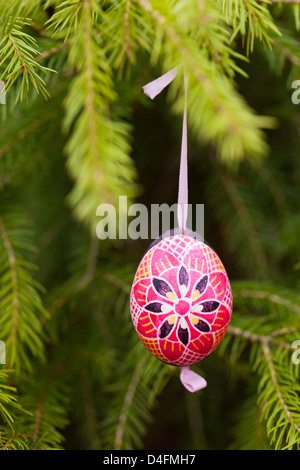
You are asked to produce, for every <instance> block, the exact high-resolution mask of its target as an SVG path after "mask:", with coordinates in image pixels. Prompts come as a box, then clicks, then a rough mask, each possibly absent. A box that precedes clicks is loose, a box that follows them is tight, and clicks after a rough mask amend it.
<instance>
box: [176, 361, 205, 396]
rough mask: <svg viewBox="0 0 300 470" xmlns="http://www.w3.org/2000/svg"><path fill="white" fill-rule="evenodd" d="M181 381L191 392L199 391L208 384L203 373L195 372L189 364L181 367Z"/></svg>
mask: <svg viewBox="0 0 300 470" xmlns="http://www.w3.org/2000/svg"><path fill="white" fill-rule="evenodd" d="M180 380H181V383H182V384H183V385H184V386H185V388H186V389H187V390H188V391H189V392H192V393H193V392H197V391H198V390H201V389H202V388H205V387H206V386H207V382H206V380H205V379H204V378H203V377H201V375H199V374H196V372H193V371H192V370H191V369H190V368H189V367H188V366H186V367H182V368H181V373H180Z"/></svg>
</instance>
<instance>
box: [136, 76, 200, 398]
mask: <svg viewBox="0 0 300 470" xmlns="http://www.w3.org/2000/svg"><path fill="white" fill-rule="evenodd" d="M176 75H177V67H175V68H174V69H172V70H170V71H169V72H167V73H165V74H164V75H162V76H161V77H159V78H157V79H156V80H153V81H152V82H150V83H148V84H147V85H145V86H143V91H144V93H145V94H146V95H147V96H149V97H150V98H151V99H152V100H153V99H154V98H155V97H156V96H157V95H158V94H159V93H160V92H161V91H162V90H163V89H164V88H165V87H166V86H168V85H169V84H170V83H171V82H172V81H173V80H174V78H175V77H176ZM187 214H188V160H187V77H186V75H184V112H183V125H182V139H181V156H180V170H179V187H178V204H177V220H178V226H179V228H180V229H181V230H182V231H184V230H185V229H186V221H187ZM180 380H181V382H182V384H183V385H184V386H185V388H186V389H187V390H188V391H189V392H196V391H197V390H201V389H202V388H204V387H206V385H207V382H206V380H205V379H204V378H203V377H201V376H200V375H198V374H196V372H193V371H192V370H190V368H189V367H188V366H186V367H182V368H181V373H180Z"/></svg>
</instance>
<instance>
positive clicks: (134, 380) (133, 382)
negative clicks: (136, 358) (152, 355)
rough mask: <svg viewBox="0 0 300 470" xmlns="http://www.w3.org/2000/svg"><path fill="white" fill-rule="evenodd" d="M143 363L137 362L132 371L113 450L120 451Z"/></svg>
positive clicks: (143, 361)
mask: <svg viewBox="0 0 300 470" xmlns="http://www.w3.org/2000/svg"><path fill="white" fill-rule="evenodd" d="M144 363H145V358H144V359H142V360H141V362H139V363H138V364H137V366H136V368H135V370H134V373H133V376H132V379H131V382H130V384H129V387H128V390H127V393H126V395H125V399H124V403H123V408H122V411H121V414H120V417H119V424H118V427H117V431H116V437H115V446H114V448H115V449H116V450H120V448H121V446H122V443H123V437H124V430H125V424H126V421H127V416H128V412H129V409H130V406H131V404H132V400H133V398H134V395H135V392H136V388H137V386H138V384H139V381H140V377H141V373H142V371H143V366H144Z"/></svg>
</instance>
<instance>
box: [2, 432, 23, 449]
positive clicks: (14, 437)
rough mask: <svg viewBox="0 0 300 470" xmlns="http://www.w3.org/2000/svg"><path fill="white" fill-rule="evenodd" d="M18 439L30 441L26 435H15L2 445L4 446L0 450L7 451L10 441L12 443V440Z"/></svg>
mask: <svg viewBox="0 0 300 470" xmlns="http://www.w3.org/2000/svg"><path fill="white" fill-rule="evenodd" d="M19 437H25V438H26V439H30V436H29V435H28V434H26V433H19V434H15V435H14V436H11V437H10V438H9V439H8V441H6V443H5V444H4V446H3V447H2V450H8V447H9V445H10V443H11V441H13V440H14V439H18V438H19Z"/></svg>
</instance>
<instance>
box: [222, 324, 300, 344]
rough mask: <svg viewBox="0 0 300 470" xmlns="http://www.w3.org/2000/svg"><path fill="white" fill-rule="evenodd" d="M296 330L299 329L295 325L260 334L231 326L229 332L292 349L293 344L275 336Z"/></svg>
mask: <svg viewBox="0 0 300 470" xmlns="http://www.w3.org/2000/svg"><path fill="white" fill-rule="evenodd" d="M294 331H297V329H296V328H294V327H293V328H282V329H281V330H278V331H275V332H273V333H271V334H269V335H259V334H257V333H251V332H250V331H247V330H242V329H241V328H237V327H234V326H230V327H229V328H228V333H229V334H231V335H233V336H240V337H241V338H245V339H247V340H249V341H251V342H259V343H262V344H273V345H274V346H277V347H278V348H285V349H292V345H291V344H289V343H284V342H280V341H275V340H274V339H273V338H274V337H278V336H282V335H284V334H286V333H293V332H294Z"/></svg>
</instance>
